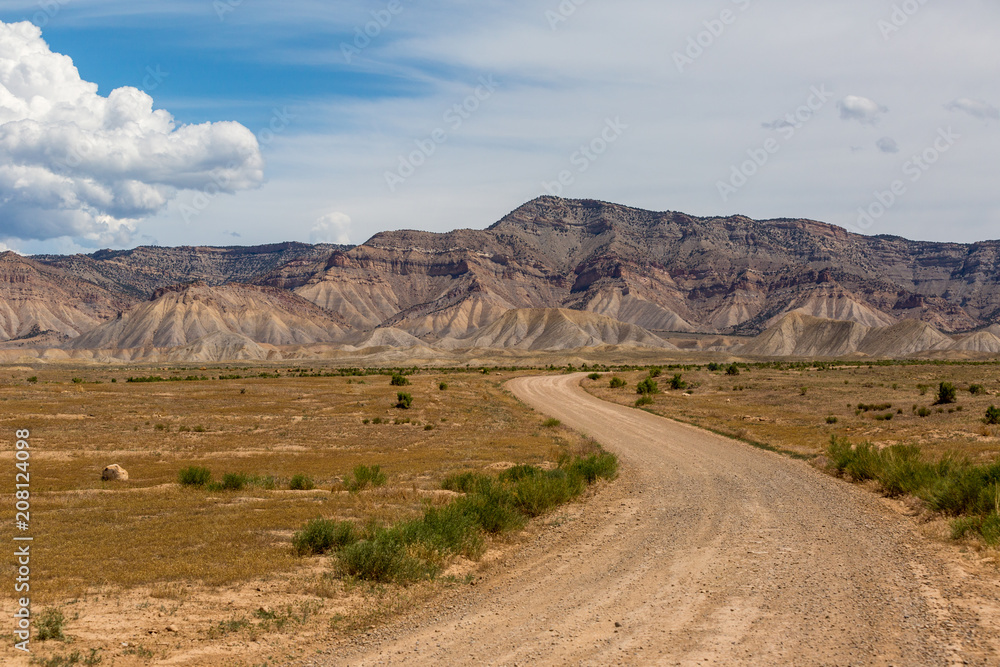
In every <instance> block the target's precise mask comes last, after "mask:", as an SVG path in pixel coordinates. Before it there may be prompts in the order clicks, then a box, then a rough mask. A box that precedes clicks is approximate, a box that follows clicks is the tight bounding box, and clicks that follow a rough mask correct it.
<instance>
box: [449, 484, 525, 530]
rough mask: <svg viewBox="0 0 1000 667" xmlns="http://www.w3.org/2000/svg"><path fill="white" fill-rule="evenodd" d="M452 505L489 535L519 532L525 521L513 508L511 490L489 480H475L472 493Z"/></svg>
mask: <svg viewBox="0 0 1000 667" xmlns="http://www.w3.org/2000/svg"><path fill="white" fill-rule="evenodd" d="M452 504H453V505H456V506H457V507H458V510H457V511H461V512H463V513H465V514H467V515H468V516H470V517H472V518H473V520H474V521H475V522H476V523H477V524H478V525H479V527H480V528H482V529H483V530H484V531H485V532H487V533H490V534H491V535H499V534H501V533H508V532H510V531H512V530H519V529H521V528H523V527H524V524H525V521H526V517H525V516H524V515H523V514H522V513H521V512H519V511H518V510H517V509H516V508H515V507H514V497H513V494H512V492H511V490H510V489H509V488H507V486H506V485H504V484H500V483H499V482H497V481H495V480H492V479H490V478H486V479H484V480H481V481H479V480H477V483H476V484H475V489H474V492H473V493H469V494H468V495H466V496H465V497H464V498H459V499H458V500H456V501H454V503H452Z"/></svg>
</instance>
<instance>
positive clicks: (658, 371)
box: [649, 366, 663, 378]
mask: <svg viewBox="0 0 1000 667" xmlns="http://www.w3.org/2000/svg"><path fill="white" fill-rule="evenodd" d="M662 374H663V368H662V367H661V366H653V367H652V368H650V369H649V377H651V378H658V377H660V376H661V375H662Z"/></svg>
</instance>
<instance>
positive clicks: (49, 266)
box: [0, 197, 1000, 354]
mask: <svg viewBox="0 0 1000 667" xmlns="http://www.w3.org/2000/svg"><path fill="white" fill-rule="evenodd" d="M3 267H7V268H6V272H5V270H4V268H3ZM195 282H198V288H197V289H198V290H201V291H202V292H203V293H204V294H206V295H207V294H209V293H211V292H218V295H216V298H217V300H219V302H220V303H229V302H228V301H227V299H236V301H240V302H241V303H242V302H243V301H246V300H247V299H250V301H253V299H254V298H257V297H256V296H254V297H253V298H251V296H252V294H257V295H258V296H259V297H260V300H259V307H260V308H261V309H264V310H267V309H273V310H274V313H275V317H276V318H277V319H276V320H272V324H271V325H267V326H263V325H262V327H263V328H261V329H260V330H258V329H255V328H254V327H252V326H251V327H249V330H248V331H249V333H248V331H244V330H243V329H241V327H242V326H243V325H242V324H238V323H234V322H232V321H229V320H226V318H225V317H223V316H221V315H220V314H219V313H218V312H215V311H213V313H214V314H211V315H209V314H205V315H204V317H205V318H207V320H206V321H209V322H214V324H212V325H211V326H210V327H208V328H207V329H206V328H205V326H202V325H200V324H197V320H198V318H199V317H200V316H196V315H192V314H190V313H188V314H186V315H184V316H183V317H188V318H189V319H190V322H189V324H190V327H191V328H190V331H191V332H192V334H191V335H194V334H198V333H203V332H204V333H206V335H207V333H210V332H216V333H218V334H219V335H223V334H224V335H233V336H247V340H249V341H251V342H253V343H254V344H263V345H284V344H305V345H307V344H311V343H320V342H322V343H325V344H327V343H331V344H338V343H341V342H343V343H344V344H349V343H350V342H352V341H353V342H357V341H361V340H363V339H365V338H366V336H371V334H372V333H373V332H375V331H377V330H380V329H381V330H384V331H385V332H392V331H398V332H399V333H398V334H390V333H384V334H380V335H381V336H382V339H384V340H386V341H388V342H390V343H392V342H393V341H396V342H398V343H399V344H403V343H412V340H413V338H415V339H419V340H421V341H423V342H425V343H427V344H429V345H433V344H435V343H436V342H437V341H463V340H468V341H471V340H474V339H475V337H476V335H477V334H478V333H480V332H484V331H486V330H487V329H488V328H489V327H490V326H492V325H494V324H495V323H496V322H498V321H501V320H502V319H503V318H504V317H505V316H507V315H508V314H510V313H522V314H521V315H512V316H511V317H513V318H514V319H517V318H518V317H522V316H523V313H526V312H528V311H560V310H562V311H576V312H580V313H589V314H592V315H594V316H597V317H607V318H609V319H611V320H613V321H615V322H619V323H622V324H627V325H630V326H634V327H638V330H642V331H644V332H646V333H645V334H638V333H636V332H633V333H632V334H629V335H627V336H626V338H630V339H636V340H638V339H642V340H646V341H649V342H651V344H654V346H656V343H655V341H657V340H659V341H661V342H662V341H663V339H664V338H667V337H671V336H675V335H684V334H690V335H695V334H712V335H720V336H732V335H738V336H754V335H763V334H765V333H766V332H769V331H771V330H772V329H773V328H774V327H776V326H785V327H786V329H788V327H789V326H791V325H790V324H788V322H789V321H790V320H787V318H788V317H789V315H790V314H800V315H804V316H809V317H819V318H822V319H825V320H826V321H846V322H854V323H856V324H857V325H859V326H862V327H865V328H867V329H885V328H891V327H893V326H894V325H897V324H900V323H902V322H907V321H919V322H923V323H924V324H926V325H929V326H930V327H932V328H934V329H935V330H940V331H943V332H946V333H950V334H963V333H974V332H978V331H981V330H985V329H987V327H990V326H998V321H1000V241H982V242H978V243H972V244H959V243H936V242H926V241H910V240H907V239H904V238H902V237H896V236H887V235H882V236H863V235H859V234H854V233H852V232H849V231H847V230H845V229H843V228H840V227H837V226H835V225H830V224H827V223H823V222H819V221H814V220H804V219H792V218H779V219H774V220H763V221H761V220H753V219H751V218H748V217H746V216H740V215H734V216H727V217H698V216H691V215H687V214H684V213H680V212H674V211H665V212H656V211H646V210H642V209H638V208H633V207H628V206H622V205H618V204H611V203H607V202H600V201H597V200H566V199H558V198H555V197H540V198H537V199H535V200H533V201H531V202H528V203H526V204H524V205H523V206H520V207H518V208H517V209H515V210H514V211H512V212H510V213H509V214H507V215H505V216H503V217H502V218H501V219H500V220H498V221H496V222H495V223H494V224H492V225H491V226H489V227H488V228H486V229H458V230H453V231H451V232H444V233H434V232H425V231H419V230H402V231H388V232H380V233H378V234H375V235H374V236H372V238H370V239H369V240H368V241H366V242H365V243H362V244H360V245H357V246H336V245H328V244H326V245H309V244H304V243H295V242H288V243H276V244H268V245H263V246H226V247H208V246H182V247H178V248H157V247H151V246H142V247H139V248H134V249H131V250H102V251H98V252H95V253H92V254H89V255H69V256H53V255H40V256H35V257H26V258H22V257H20V256H17V255H14V254H13V253H5V254H3V255H0V340H6V341H11V340H14V339H18V338H23V337H24V336H26V335H29V334H31V335H34V336H40V335H41V334H45V333H46V332H55V333H53V334H52V335H51V336H49V338H46V340H50V339H51V341H52V343H53V344H54V345H57V346H61V347H72V348H73V349H79V348H80V346H81V345H98V344H100V347H101V348H109V347H111V348H114V347H122V344H128V345H131V344H133V343H136V342H138V341H145V342H144V343H143V344H144V345H146V346H150V345H153V343H169V344H174V343H177V344H178V345H190V344H192V342H193V340H197V338H194V339H192V338H191V335H187V334H184V335H180V334H179V333H178V334H177V335H174V334H170V335H165V334H162V332H161V334H160V336H159V338H158V337H157V334H155V333H150V331H144V332H139V331H137V330H133V331H131V332H130V333H128V334H126V332H125V329H124V328H122V327H119V329H114V327H113V326H112V327H111V328H109V327H107V326H105V325H108V324H109V323H111V324H113V323H114V321H115V320H116V318H117V319H120V314H122V313H125V312H131V311H133V310H135V309H139V310H141V309H142V308H146V310H147V311H148V310H149V308H148V306H144V305H143V304H148V303H149V302H155V301H156V300H157V299H164V298H167V297H168V296H169V295H170V294H171V293H172V292H176V291H183V290H185V289H191V288H190V285H192V284H194V283H195ZM241 290H242V291H241ZM254 290H264V291H262V292H254ZM267 290H276V291H274V292H267ZM237 292H239V293H240V295H239V296H235V295H236V293H237ZM265 292H266V293H267V294H270V295H271V296H270V297H267V298H265V297H264V296H261V295H264V294H265ZM286 296H287V298H286ZM204 298H209V297H207V296H205V297H204ZM269 299H270V300H269ZM241 300H243V301H241ZM233 303H235V302H233ZM306 303H308V304H310V305H309V306H308V308H315V311H310V314H308V315H303V313H305V312H306V309H307V306H306V305H304V304H306ZM279 304H283V305H279ZM230 305H232V304H230ZM171 307H173V306H171ZM226 307H227V308H228V307H229V306H226ZM248 307H249V306H248ZM296 313H297V314H296ZM245 316H246V317H247V318H248V321H255V322H257V321H264V320H266V319H267V315H266V314H265V313H257V314H250V313H249V312H247V313H245ZM130 317H131V316H130ZM171 317H174V316H173V315H172V316H171ZM183 317H182V319H183ZM300 317H304V318H305V319H301V320H300V319H297V318H300ZM553 317H554V316H550V315H547V316H546V318H548V319H546V321H550V320H551V321H553V322H555V321H556V320H557V319H558V318H555V319H552V318H553ZM191 318H193V319H191ZM140 319H141V318H140ZM543 319H545V318H543ZM154 320H155V318H153V319H152V320H150V322H149V323H148V327H149V328H151V329H152V330H153V331H158V330H160V329H161V328H162V327H161V325H162V323H159V324H157V323H156V322H155V321H154ZM223 321H225V322H228V324H226V325H225V326H222V325H221V324H219V322H223ZM560 321H561V320H560ZM295 322H299V323H300V324H289V323H295ZM309 322H312V323H313V324H308V323H309ZM320 322H321V323H322V324H316V323H320ZM300 325H301V326H304V327H305V328H306V329H307V330H309V331H310V333H309V334H308V335H303V336H299V337H298V338H296V336H295V334H294V333H293V330H294V329H295V327H296V326H300ZM314 325H315V326H314ZM102 326H103V327H104V328H103V329H101V332H100V333H98V334H94V333H93V332H94V331H95V330H97V329H99V328H100V327H102ZM247 326H249V325H247ZM553 326H556V325H553ZM566 326H567V325H566V324H565V322H562V323H561V324H558V325H557V326H556V328H557V329H560V328H565V327H566ZM594 326H596V325H593V323H592V322H590V321H588V322H587V324H586V325H585V327H584V328H585V329H586V328H587V327H591V329H590V330H597V329H600V330H601V331H603V332H605V333H603V334H601V336H603V335H605V334H606V335H607V336H608V337H609V340H615V339H616V336H617V335H618V334H617V333H614V332H612V329H611V328H607V327H605V328H603V329H601V328H600V327H598V328H597V329H593V327H594ZM838 326H839V325H838ZM315 327H319V329H323V328H324V327H325V328H326V329H327V330H326V335H320V333H319V329H316V328H315ZM793 328H794V327H793ZM571 329H572V327H570V329H567V331H569V330H571ZM903 329H904V330H905V331H907V332H909V333H911V334H913V335H915V336H917V338H918V339H921V336H923V337H924V339H926V340H930V339H932V338H934V337H933V336H932V335H930V334H927V332H926V330H922V331H923V333H921V332H919V331H917V330H916V329H913V330H910V329H906V328H905V327H903ZM181 330H183V327H181V328H175V329H172V331H175V332H179V331H181ZM114 331H117V332H118V333H117V334H115V333H114ZM265 331H267V332H270V333H263V332H265ZM278 331H280V332H281V333H276V332H278ZM574 331H575V330H574ZM788 331H791V329H788ZM91 334H92V335H91ZM646 334H649V336H651V337H647V336H646ZM925 334H927V335H925ZM115 335H118V336H119V338H120V340H116V339H115ZM775 335H777V334H772V337H773V336H775ZM789 335H790V334H789ZM810 335H812V334H810ZM927 336H930V337H929V338H927ZM411 337H413V338H411ZM571 337H575V338H579V339H580V340H587V341H588V342H590V343H594V342H597V341H596V339H595V340H591V339H590V338H586V337H580V336H578V335H577V333H574V334H573V335H572V336H571ZM489 338H490V336H489V335H487V336H486V338H483V339H482V340H486V339H489ZM493 338H495V339H496V341H508V342H506V343H503V342H496V343H495V344H497V345H501V346H502V345H514V344H515V343H512V342H510V341H512V340H514V339H513V338H511V337H509V336H506V335H501V336H496V337H493ZM597 338H598V339H600V336H598V337H597ZM993 338H994V335H993V334H992V333H991V334H989V335H986V334H983V335H980V336H977V337H975V338H971V337H970V338H969V339H968V340H967V341H966V343H965V346H966V348H968V350H969V351H972V352H977V351H982V352H987V351H989V350H992V349H993V348H994V347H995V345H996V343H995V342H994V340H993ZM76 339H79V340H76ZM382 339H379V340H382ZM233 340H235V339H225V341H223V339H221V338H218V337H217V340H216V342H215V343H213V345H216V346H221V347H227V346H228V347H232V344H233ZM373 340H375V339H373ZM60 341H63V342H60ZM67 341H68V342H67ZM220 341H223V342H224V344H223V342H220ZM449 344H451V343H450V342H449ZM612 344H614V343H612ZM154 347H162V346H160V345H154ZM777 347H779V348H780V347H782V346H781V345H778V346H777ZM807 347H808V346H807ZM213 349H214V348H213ZM234 349H235V348H234ZM873 349H875V348H873ZM258 353H259V352H258V351H256V350H253V354H258Z"/></svg>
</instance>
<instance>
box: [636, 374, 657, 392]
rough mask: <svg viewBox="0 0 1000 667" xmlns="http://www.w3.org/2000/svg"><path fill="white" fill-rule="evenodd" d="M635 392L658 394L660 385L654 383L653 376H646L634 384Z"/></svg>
mask: <svg viewBox="0 0 1000 667" xmlns="http://www.w3.org/2000/svg"><path fill="white" fill-rule="evenodd" d="M635 393H637V394H644V395H648V394H658V393H660V387H659V385H657V384H656V380H654V379H653V378H646V379H645V380H643V381H642V382H640V383H639V384H638V385H636V390H635Z"/></svg>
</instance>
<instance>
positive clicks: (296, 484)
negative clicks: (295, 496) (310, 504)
mask: <svg viewBox="0 0 1000 667" xmlns="http://www.w3.org/2000/svg"><path fill="white" fill-rule="evenodd" d="M288 488H289V489H291V490H292V491H312V490H313V489H315V488H316V484H314V483H313V480H312V477H309V476H308V475H302V474H299V475H294V476H293V477H292V481H290V482H289V483H288Z"/></svg>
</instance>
